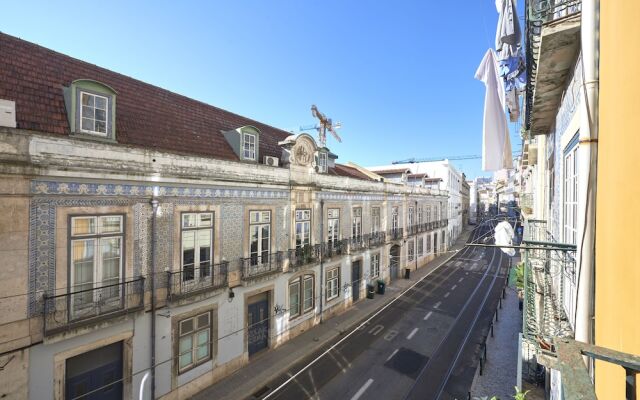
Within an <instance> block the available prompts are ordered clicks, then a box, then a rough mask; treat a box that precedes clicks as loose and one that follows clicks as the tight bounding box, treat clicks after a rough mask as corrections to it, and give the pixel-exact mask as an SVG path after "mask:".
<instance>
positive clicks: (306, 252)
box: [288, 244, 346, 269]
mask: <svg viewBox="0 0 640 400" xmlns="http://www.w3.org/2000/svg"><path fill="white" fill-rule="evenodd" d="M321 252H322V245H320V244H316V245H313V246H312V245H305V246H303V247H297V248H295V249H289V254H288V258H289V269H292V268H299V267H302V266H304V265H308V264H313V263H315V262H317V261H318V260H319V259H320V254H321ZM344 254H346V246H345V250H344Z"/></svg>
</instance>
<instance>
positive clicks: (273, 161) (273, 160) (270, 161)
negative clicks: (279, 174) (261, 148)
mask: <svg viewBox="0 0 640 400" xmlns="http://www.w3.org/2000/svg"><path fill="white" fill-rule="evenodd" d="M279 161H280V160H278V157H272V156H264V163H265V165H269V166H271V167H277V166H278V162H279Z"/></svg>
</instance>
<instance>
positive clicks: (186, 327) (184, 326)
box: [180, 318, 193, 335]
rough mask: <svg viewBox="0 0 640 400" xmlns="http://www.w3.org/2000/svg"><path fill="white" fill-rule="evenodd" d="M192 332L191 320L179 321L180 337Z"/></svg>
mask: <svg viewBox="0 0 640 400" xmlns="http://www.w3.org/2000/svg"><path fill="white" fill-rule="evenodd" d="M192 331H193V318H189V319H185V320H184V321H180V335H185V334H187V333H189V332H192Z"/></svg>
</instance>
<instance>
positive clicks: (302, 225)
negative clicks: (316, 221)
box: [295, 208, 311, 248]
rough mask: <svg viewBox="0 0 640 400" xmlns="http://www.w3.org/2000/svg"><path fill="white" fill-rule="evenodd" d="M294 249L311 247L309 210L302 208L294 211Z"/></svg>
mask: <svg viewBox="0 0 640 400" xmlns="http://www.w3.org/2000/svg"><path fill="white" fill-rule="evenodd" d="M295 228H296V231H295V239H296V243H295V244H296V248H303V247H304V246H310V245H311V209H309V208H303V209H298V210H296V224H295ZM298 228H299V229H298Z"/></svg>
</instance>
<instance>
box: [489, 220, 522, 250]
mask: <svg viewBox="0 0 640 400" xmlns="http://www.w3.org/2000/svg"><path fill="white" fill-rule="evenodd" d="M514 234H515V233H514V231H513V227H512V226H511V224H510V223H508V222H507V221H502V222H500V223H499V224H498V225H496V228H495V232H494V234H493V237H494V238H495V241H496V245H497V246H513V236H514ZM500 250H502V251H503V252H504V253H505V254H507V255H509V256H511V257H513V256H514V255H515V254H516V250H515V249H513V248H511V247H501V248H500Z"/></svg>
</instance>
